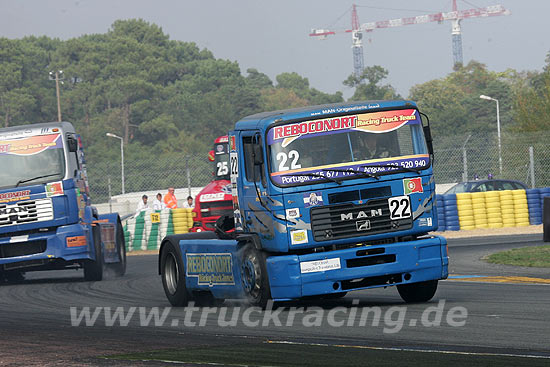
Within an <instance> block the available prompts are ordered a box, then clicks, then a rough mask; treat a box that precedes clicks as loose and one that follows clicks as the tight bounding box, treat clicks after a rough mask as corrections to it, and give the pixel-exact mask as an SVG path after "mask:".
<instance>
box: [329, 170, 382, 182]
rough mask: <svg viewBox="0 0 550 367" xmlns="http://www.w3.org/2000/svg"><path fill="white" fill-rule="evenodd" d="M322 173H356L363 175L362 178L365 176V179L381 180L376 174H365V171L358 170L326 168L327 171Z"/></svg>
mask: <svg viewBox="0 0 550 367" xmlns="http://www.w3.org/2000/svg"><path fill="white" fill-rule="evenodd" d="M322 171H333V172H350V173H356V174H358V175H361V176H363V177H371V178H375V179H377V180H379V179H380V177H378V175H375V174H374V173H368V172H363V171H357V170H355V169H351V168H348V169H335V168H325V169H323V170H322Z"/></svg>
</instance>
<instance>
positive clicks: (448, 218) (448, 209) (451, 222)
mask: <svg viewBox="0 0 550 367" xmlns="http://www.w3.org/2000/svg"><path fill="white" fill-rule="evenodd" d="M443 207H444V210H443V215H444V216H445V218H444V220H445V230H447V231H458V230H460V223H459V221H458V207H457V200H456V195H455V194H447V195H443ZM442 230H443V229H442Z"/></svg>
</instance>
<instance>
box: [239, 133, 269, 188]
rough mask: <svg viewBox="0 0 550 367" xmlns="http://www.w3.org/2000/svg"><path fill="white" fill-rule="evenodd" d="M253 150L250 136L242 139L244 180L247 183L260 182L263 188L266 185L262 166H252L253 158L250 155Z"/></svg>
mask: <svg viewBox="0 0 550 367" xmlns="http://www.w3.org/2000/svg"><path fill="white" fill-rule="evenodd" d="M253 148H254V144H253V139H252V136H245V137H243V153H244V166H245V174H246V180H247V181H249V182H254V179H255V180H256V182H258V181H260V179H261V180H262V183H263V184H264V186H265V185H266V180H265V176H264V165H263V164H262V165H261V166H254V156H253V154H252V152H253Z"/></svg>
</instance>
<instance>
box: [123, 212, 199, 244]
mask: <svg viewBox="0 0 550 367" xmlns="http://www.w3.org/2000/svg"><path fill="white" fill-rule="evenodd" d="M192 226H193V217H192V213H191V209H187V208H178V209H164V210H156V211H155V210H151V209H147V210H144V211H142V212H140V213H137V214H136V215H134V216H133V217H131V218H129V219H128V220H127V221H126V224H125V225H124V236H125V238H126V247H127V251H129V252H130V251H138V250H157V249H159V248H160V243H161V241H162V239H163V238H164V237H166V236H168V235H171V234H180V233H187V232H189V228H191V227H192Z"/></svg>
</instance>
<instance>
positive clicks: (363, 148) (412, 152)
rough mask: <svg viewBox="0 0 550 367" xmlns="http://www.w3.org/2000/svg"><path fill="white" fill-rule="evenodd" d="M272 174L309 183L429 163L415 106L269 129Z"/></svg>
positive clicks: (285, 181)
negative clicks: (413, 107)
mask: <svg viewBox="0 0 550 367" xmlns="http://www.w3.org/2000/svg"><path fill="white" fill-rule="evenodd" d="M267 143H268V145H269V149H270V153H271V154H270V157H271V179H272V181H273V182H274V183H276V184H281V185H291V184H306V183H309V182H312V181H316V180H322V179H331V178H332V179H336V178H345V177H350V176H361V175H363V176H365V174H369V175H376V174H379V173H385V172H389V171H392V170H396V169H400V168H405V169H407V168H412V169H417V168H424V167H426V166H428V165H429V154H428V151H427V147H426V143H425V140H424V134H423V131H422V124H421V119H420V115H419V113H418V111H417V110H416V109H404V110H392V111H381V112H370V113H363V114H356V115H347V116H335V117H330V118H325V119H316V120H309V121H302V122H296V123H290V124H287V125H279V126H275V127H273V128H271V129H270V130H269V131H268V132H267Z"/></svg>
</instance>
